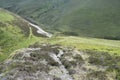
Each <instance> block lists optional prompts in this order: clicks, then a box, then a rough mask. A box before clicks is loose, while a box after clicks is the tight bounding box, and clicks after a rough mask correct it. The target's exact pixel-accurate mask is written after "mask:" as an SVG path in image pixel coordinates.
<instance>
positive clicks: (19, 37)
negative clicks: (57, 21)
mask: <svg viewBox="0 0 120 80" xmlns="http://www.w3.org/2000/svg"><path fill="white" fill-rule="evenodd" d="M29 34H30V31H29V26H27V23H25V22H23V21H22V19H21V18H20V17H17V16H16V15H14V14H12V13H10V12H8V11H6V10H3V9H0V61H1V60H4V59H5V58H7V57H8V56H9V54H10V53H11V52H13V51H14V50H16V49H19V48H22V47H27V45H28V43H29Z"/></svg>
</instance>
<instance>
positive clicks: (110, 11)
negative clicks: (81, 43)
mask: <svg viewBox="0 0 120 80" xmlns="http://www.w3.org/2000/svg"><path fill="white" fill-rule="evenodd" d="M119 4H120V0H114V1H113V0H35V1H34V0H0V6H1V7H3V8H6V9H8V10H10V11H13V12H15V13H17V14H20V15H21V16H23V17H25V18H27V19H28V20H30V21H32V22H34V23H36V24H39V25H41V24H44V25H45V26H46V27H45V26H43V28H44V29H46V30H48V31H49V32H61V33H64V34H66V35H77V36H87V37H88V36H89V37H99V38H107V39H120V36H119V34H120V27H119V26H120V9H119V7H120V5H119Z"/></svg>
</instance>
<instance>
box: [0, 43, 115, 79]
mask: <svg viewBox="0 0 120 80" xmlns="http://www.w3.org/2000/svg"><path fill="white" fill-rule="evenodd" d="M34 46H37V47H35V48H34ZM34 46H33V45H31V46H30V48H27V49H23V50H21V51H17V52H16V53H15V54H13V55H11V56H10V58H9V59H8V60H6V61H5V62H4V63H2V64H1V65H0V80H116V79H115V77H116V75H115V74H114V73H113V72H111V73H110V72H108V71H107V69H108V67H109V66H106V65H105V66H104V65H103V66H102V65H101V66H99V65H97V64H96V65H95V64H92V63H91V62H90V54H88V53H85V52H80V51H78V50H75V49H71V48H64V47H61V46H58V45H46V44H43V45H37V44H36V45H34Z"/></svg>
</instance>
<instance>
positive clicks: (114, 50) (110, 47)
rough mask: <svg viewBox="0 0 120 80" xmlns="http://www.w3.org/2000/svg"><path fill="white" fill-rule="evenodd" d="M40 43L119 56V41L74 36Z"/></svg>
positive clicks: (54, 38) (59, 37) (55, 38)
mask: <svg viewBox="0 0 120 80" xmlns="http://www.w3.org/2000/svg"><path fill="white" fill-rule="evenodd" d="M41 43H51V44H60V45H63V46H67V47H76V48H77V49H80V50H87V49H89V50H97V51H105V52H109V53H111V54H113V55H114V54H117V55H120V46H119V45H120V41H115V40H106V39H97V38H84V37H74V36H58V37H53V38H51V39H46V40H45V39H43V41H41Z"/></svg>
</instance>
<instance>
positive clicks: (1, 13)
mask: <svg viewBox="0 0 120 80" xmlns="http://www.w3.org/2000/svg"><path fill="white" fill-rule="evenodd" d="M11 20H14V17H13V16H12V15H10V14H8V12H7V11H5V10H2V9H0V21H2V22H5V21H11Z"/></svg>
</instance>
